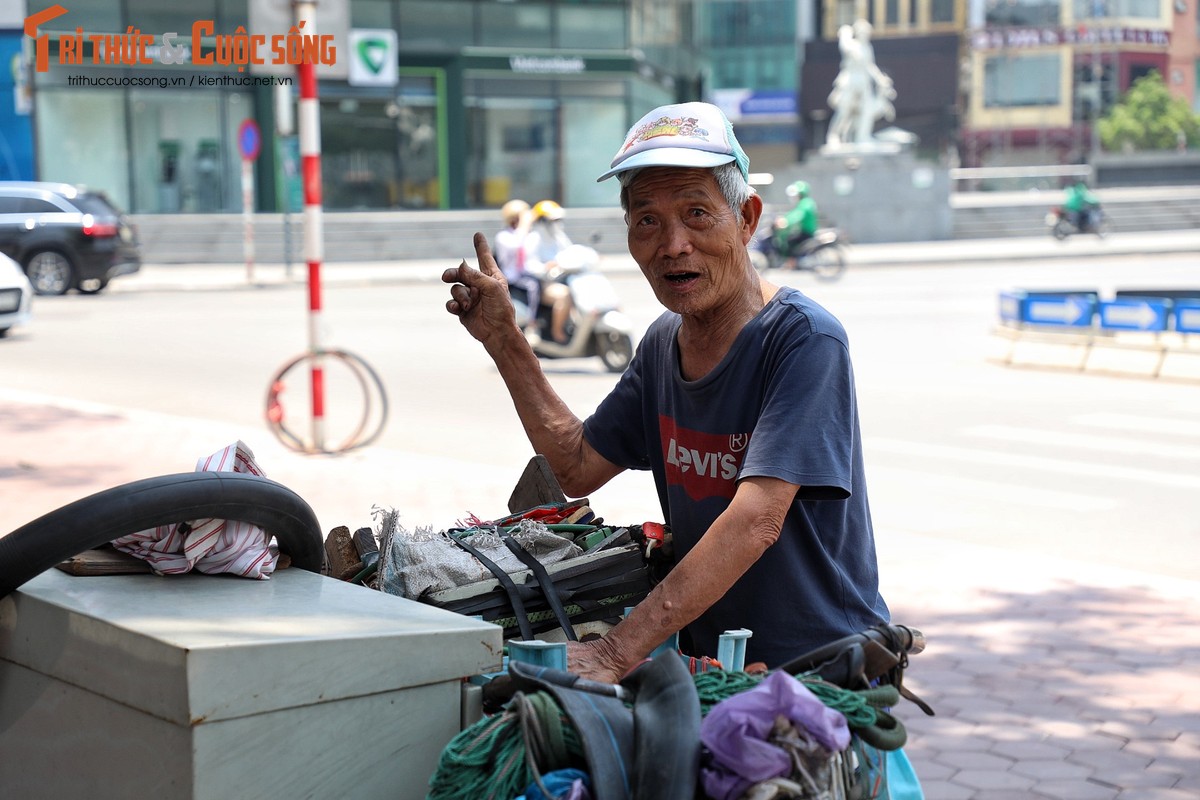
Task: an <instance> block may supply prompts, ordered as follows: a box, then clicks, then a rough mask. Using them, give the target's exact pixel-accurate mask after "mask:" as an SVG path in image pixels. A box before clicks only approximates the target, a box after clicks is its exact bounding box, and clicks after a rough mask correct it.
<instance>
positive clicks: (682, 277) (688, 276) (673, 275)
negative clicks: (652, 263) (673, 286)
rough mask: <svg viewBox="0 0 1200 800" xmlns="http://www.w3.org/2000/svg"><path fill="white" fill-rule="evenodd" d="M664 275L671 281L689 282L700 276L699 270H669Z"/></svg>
mask: <svg viewBox="0 0 1200 800" xmlns="http://www.w3.org/2000/svg"><path fill="white" fill-rule="evenodd" d="M664 277H666V279H667V281H668V282H670V283H687V282H688V281H690V280H695V279H696V278H699V277H700V273H699V272H668V273H667V274H666V275H665V276H664Z"/></svg>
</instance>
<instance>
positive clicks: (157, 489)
mask: <svg viewBox="0 0 1200 800" xmlns="http://www.w3.org/2000/svg"><path fill="white" fill-rule="evenodd" d="M209 518H213V519H231V520H237V521H240V522H249V523H251V524H253V525H257V526H259V527H260V528H262V529H263V530H264V531H266V532H267V535H269V536H274V537H275V538H276V539H277V540H278V542H279V549H280V551H281V552H284V553H287V554H288V556H290V557H291V559H292V566H294V567H298V568H300V569H303V570H308V571H309V572H320V571H321V563H322V559H323V556H324V552H325V549H324V544H323V542H322V538H321V527H320V525H319V524H318V522H317V517H316V514H315V513H313V510H312V508H311V507H310V506H309V505H308V503H306V502H305V501H304V499H303V498H302V497H300V495H298V494H296V493H295V492H293V491H292V490H291V489H289V488H287V487H286V486H284V485H283V484H280V483H276V482H275V481H272V480H269V479H267V478H260V477H258V476H256V475H248V474H245V473H240V472H185V473H180V474H175V475H163V476H160V477H157V478H146V479H145V480H140V481H134V482H132V483H126V484H122V485H121V486H116V487H113V488H111V489H105V490H104V491H101V492H97V493H95V494H93V495H89V496H87V497H85V498H83V499H81V500H76V501H75V502H73V503H69V504H68V505H65V506H62V507H61V508H58V509H56V510H54V511H51V512H50V513H48V514H45V515H43V516H41V517H38V518H37V519H35V520H33V521H32V522H30V523H28V524H26V525H23V526H21V527H20V528H17V529H16V530H15V531H13V532H12V533H10V534H8V535H7V536H4V537H0V598H2V597H7V596H8V595H9V594H10V593H12V592H13V591H14V590H16V589H18V588H19V587H20V586H21V585H22V584H24V583H25V582H26V581H28V580H29V579H31V578H33V577H34V576H36V575H40V574H41V573H43V572H45V571H46V570H48V569H50V568H51V567H53V566H54V565H55V564H57V563H59V562H60V561H62V560H63V559H65V558H70V557H71V556H73V555H77V554H78V553H82V552H84V551H85V550H90V549H92V548H93V547H98V546H100V545H102V544H104V543H106V542H110V541H112V540H113V539H116V538H118V537H120V536H125V535H126V534H130V533H136V532H138V531H143V530H146V529H148V528H153V527H155V526H157V525H170V524H173V523H179V522H187V521H189V520H196V519H209Z"/></svg>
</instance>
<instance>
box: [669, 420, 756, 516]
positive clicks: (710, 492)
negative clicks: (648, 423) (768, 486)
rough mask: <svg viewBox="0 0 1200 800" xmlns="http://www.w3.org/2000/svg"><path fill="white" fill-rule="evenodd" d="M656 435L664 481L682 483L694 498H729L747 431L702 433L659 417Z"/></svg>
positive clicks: (747, 439) (744, 447)
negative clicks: (659, 447)
mask: <svg viewBox="0 0 1200 800" xmlns="http://www.w3.org/2000/svg"><path fill="white" fill-rule="evenodd" d="M658 431H659V437H660V439H661V440H662V447H663V455H664V457H665V460H666V462H667V469H666V473H667V485H668V486H681V487H683V489H684V491H686V492H687V495H688V497H690V498H691V499H693V500H705V499H707V498H709V497H724V498H726V499H732V498H733V493H734V491H735V490H736V488H737V486H736V483H735V481H736V479H737V475H738V471H739V470H740V469H741V467H742V458H743V457H744V455H745V452H746V446H747V445H749V444H750V434H749V433H702V432H701V431H693V430H690V429H688V428H683V427H680V426H678V425H676V424H675V420H673V419H671V418H670V417H665V416H660V417H659V418H658Z"/></svg>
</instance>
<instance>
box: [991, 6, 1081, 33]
mask: <svg viewBox="0 0 1200 800" xmlns="http://www.w3.org/2000/svg"><path fill="white" fill-rule="evenodd" d="M1093 1H1094V0H1076V8H1077V9H1078V6H1079V4H1081V3H1083V2H1093ZM1061 16H1062V5H1061V3H1059V2H1058V0H987V6H986V11H985V16H984V22H985V23H986V24H988V25H998V26H1004V25H1011V26H1016V27H1022V28H1026V27H1037V26H1043V25H1057V24H1058V23H1059V19H1060V17H1061ZM1079 18H1080V17H1079V12H1078V10H1076V19H1079Z"/></svg>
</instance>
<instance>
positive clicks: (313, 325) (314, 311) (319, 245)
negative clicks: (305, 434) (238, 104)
mask: <svg viewBox="0 0 1200 800" xmlns="http://www.w3.org/2000/svg"><path fill="white" fill-rule="evenodd" d="M315 11H316V3H315V2H312V0H299V2H297V3H296V26H297V27H298V28H299V29H300V32H301V34H302V35H305V36H313V35H315V34H316V24H315V22H314V17H315V13H314V12H315ZM296 73H297V77H298V78H299V81H300V104H299V113H298V115H297V116H298V122H299V134H300V165H301V175H302V176H303V181H304V260H305V261H306V262H308V311H309V314H308V349H309V352H310V353H311V355H312V358H311V359H310V361H309V364H310V365H311V375H312V438H313V448H314V449H315V450H316V451H318V452H321V451H323V450H324V449H325V365H324V359H323V358H322V353H323V348H322V346H321V337H320V328H321V261H322V259H323V258H324V256H325V237H324V231H323V229H322V224H323V220H322V217H321V107H320V105H319V103H318V100H317V67H316V64H311V63H308V62H305V63H302V64H299V65H298V66H297V67H296Z"/></svg>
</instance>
